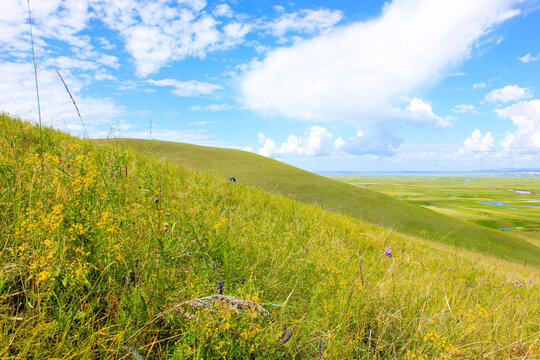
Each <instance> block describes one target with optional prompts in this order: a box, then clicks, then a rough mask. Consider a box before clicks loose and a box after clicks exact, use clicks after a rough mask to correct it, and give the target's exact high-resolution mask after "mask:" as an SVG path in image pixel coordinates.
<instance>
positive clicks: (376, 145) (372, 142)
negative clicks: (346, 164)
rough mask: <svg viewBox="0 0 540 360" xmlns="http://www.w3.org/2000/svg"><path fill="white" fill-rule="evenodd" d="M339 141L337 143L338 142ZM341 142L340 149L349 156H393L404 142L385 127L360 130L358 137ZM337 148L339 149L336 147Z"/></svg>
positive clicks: (357, 133)
mask: <svg viewBox="0 0 540 360" xmlns="http://www.w3.org/2000/svg"><path fill="white" fill-rule="evenodd" d="M338 140H339V139H337V140H336V141H338ZM341 140H342V141H339V145H340V146H339V149H340V150H342V151H343V152H344V153H345V154H349V155H373V156H377V157H379V156H383V157H385V156H392V155H394V154H395V152H396V151H397V150H398V149H399V147H400V146H401V143H402V140H401V139H398V138H396V137H394V136H393V135H392V134H391V133H390V131H389V130H388V129H385V128H384V127H380V128H376V127H372V128H369V127H368V128H365V129H364V130H363V131H362V130H358V131H357V132H356V136H353V137H350V138H348V139H347V140H343V138H342V139H341ZM336 147H338V146H337V145H336Z"/></svg>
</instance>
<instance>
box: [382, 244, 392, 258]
mask: <svg viewBox="0 0 540 360" xmlns="http://www.w3.org/2000/svg"><path fill="white" fill-rule="evenodd" d="M384 255H386V256H388V257H389V258H392V249H390V248H389V247H388V246H385V247H384Z"/></svg>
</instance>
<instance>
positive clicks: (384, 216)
mask: <svg viewBox="0 0 540 360" xmlns="http://www.w3.org/2000/svg"><path fill="white" fill-rule="evenodd" d="M110 141H112V142H113V143H117V144H122V145H125V146H128V147H129V148H131V149H133V150H135V151H138V152H143V153H146V154H150V155H153V156H156V157H157V158H159V159H164V160H169V161H174V162H176V163H179V164H182V165H184V166H186V167H188V168H190V169H193V170H196V171H204V172H209V173H211V174H213V175H215V176H218V177H220V178H222V179H226V178H228V177H230V176H234V177H235V178H236V179H237V180H238V181H239V182H240V183H243V184H248V185H251V186H254V187H258V188H261V189H263V190H265V191H268V192H272V193H276V194H280V195H284V196H287V197H289V198H292V199H295V200H298V201H302V202H304V203H307V204H317V205H319V206H321V207H322V208H324V209H328V210H331V211H333V212H336V213H338V214H345V215H349V216H352V217H355V218H358V219H361V220H363V221H367V222H370V223H372V224H376V225H380V226H384V227H387V228H391V229H394V230H396V231H399V232H404V233H407V234H410V235H413V236H418V237H422V238H426V239H429V240H431V241H434V242H437V243H444V244H449V245H451V246H456V247H460V248H464V249H469V250H474V251H477V252H482V253H488V254H490V255H492V256H494V257H497V258H504V259H510V260H513V261H516V262H520V263H522V264H523V263H524V262H527V263H528V264H534V265H540V248H539V247H538V246H535V245H534V244H532V243H530V242H528V241H527V240H525V239H523V238H521V237H519V236H517V235H515V234H507V233H502V232H500V231H495V230H492V229H488V228H486V227H484V226H478V225H476V224H474V223H471V222H469V221H465V220H462V219H456V218H454V217H451V216H448V214H439V213H436V212H434V211H431V210H429V209H425V208H423V207H421V206H418V205H416V204H411V203H408V202H405V201H399V200H398V199H396V198H395V196H389V195H386V194H382V193H380V192H376V191H369V190H367V189H364V188H361V187H358V186H352V185H350V184H345V183H343V182H340V181H336V180H334V179H330V178H328V177H323V176H319V175H316V174H313V173H310V172H307V171H303V170H301V169H298V168H295V167H293V166H289V165H286V164H283V163H281V162H279V161H276V160H272V159H269V158H266V157H263V156H259V155H256V154H253V153H248V152H244V151H238V150H232V149H219V148H212V147H204V146H197V145H189V144H181V143H173V142H166V141H155V140H152V141H148V140H134V139H115V140H110Z"/></svg>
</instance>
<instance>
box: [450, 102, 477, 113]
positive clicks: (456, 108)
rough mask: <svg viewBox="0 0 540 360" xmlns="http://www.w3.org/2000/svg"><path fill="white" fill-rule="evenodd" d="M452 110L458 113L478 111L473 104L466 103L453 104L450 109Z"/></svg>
mask: <svg viewBox="0 0 540 360" xmlns="http://www.w3.org/2000/svg"><path fill="white" fill-rule="evenodd" d="M452 111H453V112H455V113H459V114H465V113H471V114H478V111H476V109H475V107H474V105H470V104H469V105H467V104H460V105H456V106H454V108H453V109H452Z"/></svg>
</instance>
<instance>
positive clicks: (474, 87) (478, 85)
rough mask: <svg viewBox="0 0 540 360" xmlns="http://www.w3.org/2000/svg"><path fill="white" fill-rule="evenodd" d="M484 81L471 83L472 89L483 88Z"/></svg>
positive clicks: (484, 85)
mask: <svg viewBox="0 0 540 360" xmlns="http://www.w3.org/2000/svg"><path fill="white" fill-rule="evenodd" d="M486 85H487V84H486V83H485V82H479V83H474V84H473V86H472V87H473V89H483V88H485V87H486Z"/></svg>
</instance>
